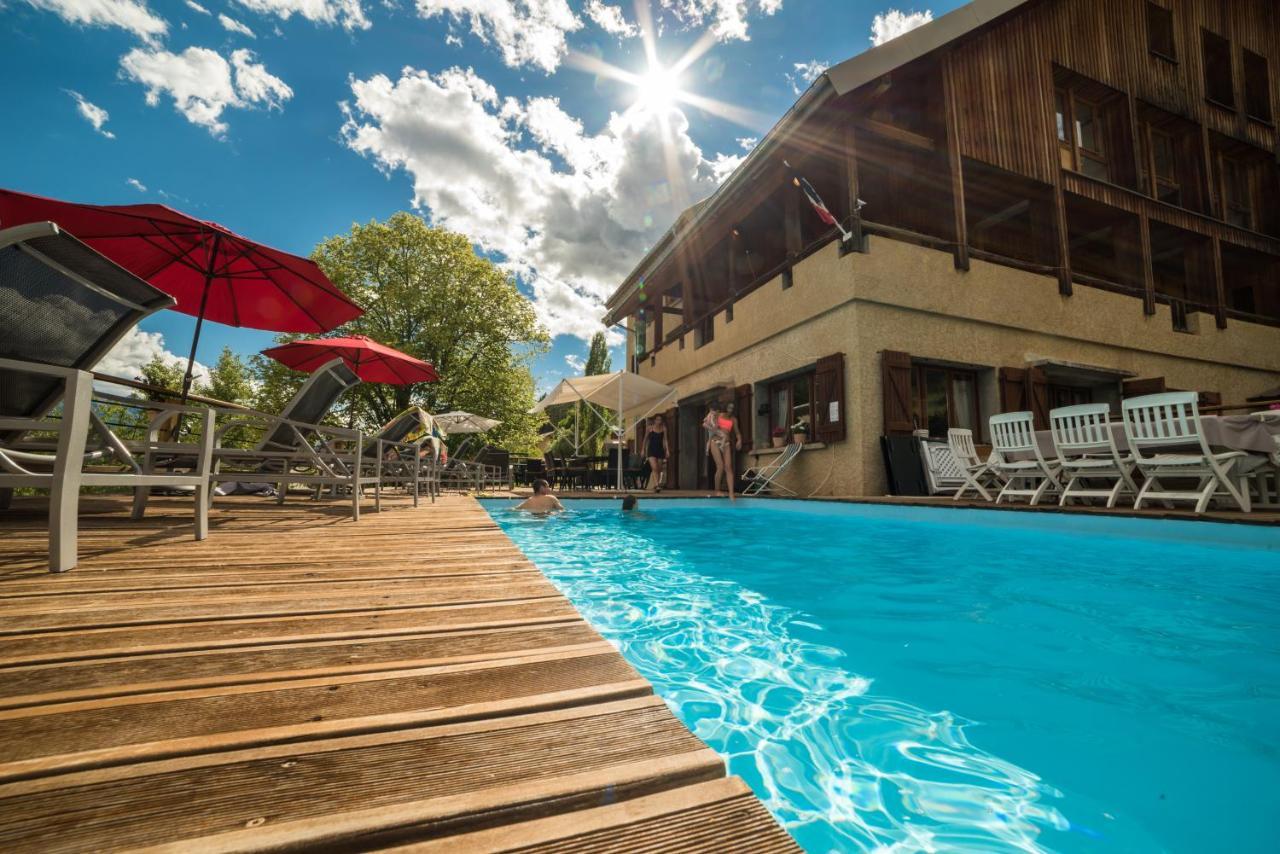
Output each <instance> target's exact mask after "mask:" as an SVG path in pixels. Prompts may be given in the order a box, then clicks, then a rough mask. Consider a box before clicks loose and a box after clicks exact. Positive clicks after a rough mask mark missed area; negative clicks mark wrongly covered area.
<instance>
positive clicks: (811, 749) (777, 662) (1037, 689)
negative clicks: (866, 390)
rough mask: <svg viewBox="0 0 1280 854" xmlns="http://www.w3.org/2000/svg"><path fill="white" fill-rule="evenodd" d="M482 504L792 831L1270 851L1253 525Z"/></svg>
mask: <svg viewBox="0 0 1280 854" xmlns="http://www.w3.org/2000/svg"><path fill="white" fill-rule="evenodd" d="M485 503H486V507H487V508H488V510H489V512H490V513H491V514H492V515H493V517H494V518H495V519H496V520H497V521H498V523H499V524H500V525H501V526H502V528H503V529H504V530H505V531H506V532H507V533H508V534H509V535H510V536H511V537H512V539H513V540H514V541H515V542H516V543H517V544H518V545H519V546H520V547H521V549H522V550H523V551H524V552H525V554H527V555H528V556H529V557H530V558H531V559H532V560H533V561H534V562H535V563H536V564H537V565H538V566H539V567H540V568H541V569H542V570H543V571H544V572H545V573H546V574H547V575H548V576H549V577H550V578H551V579H552V581H553V582H554V583H555V584H556V585H557V586H558V587H559V588H560V589H561V590H562V591H563V592H564V593H565V594H566V595H567V596H568V597H569V598H570V599H571V600H572V601H573V603H574V604H575V605H576V606H577V607H578V609H579V610H580V611H581V612H582V613H583V615H584V616H585V617H586V618H587V619H588V620H589V621H590V622H591V623H592V624H593V625H594V626H595V627H596V628H597V629H598V630H599V631H600V632H601V633H602V634H603V635H604V636H605V637H607V638H609V639H610V640H611V641H613V642H614V643H615V644H617V646H618V647H619V648H620V649H621V651H622V653H623V654H624V655H625V656H626V658H627V659H628V660H629V661H630V662H631V663H632V664H633V665H634V666H635V667H636V668H637V669H638V670H639V671H640V672H641V673H643V674H644V675H645V676H646V677H647V678H648V679H649V680H650V681H651V682H652V683H653V684H654V686H655V688H656V689H657V691H658V693H659V694H660V695H661V696H662V697H663V698H664V699H665V700H666V702H667V703H668V704H669V705H670V706H671V708H672V709H673V711H674V712H675V713H676V714H677V715H678V716H679V717H680V719H681V720H683V721H684V722H685V723H686V724H687V725H688V726H689V727H690V728H691V729H692V730H693V731H694V732H695V733H697V734H698V735H699V736H700V737H701V738H702V739H703V740H704V741H705V742H706V743H707V744H708V745H710V746H711V747H712V748H713V749H715V750H716V751H717V752H719V753H720V754H721V755H722V756H724V758H725V759H726V761H727V763H728V767H729V771H730V773H733V774H738V775H740V776H742V777H743V778H744V779H745V780H746V781H747V782H748V783H749V784H750V785H751V787H752V788H753V789H754V790H755V792H756V793H757V794H758V795H759V796H760V797H761V798H762V799H763V800H764V801H765V803H766V804H767V805H768V806H769V808H770V809H771V810H772V811H773V814H774V815H775V816H776V817H777V818H778V820H779V821H781V822H782V823H783V824H784V825H785V826H786V827H787V828H788V829H789V830H790V831H791V832H792V834H793V835H794V836H795V838H796V839H797V840H798V841H799V842H800V843H801V844H802V845H803V846H804V847H805V848H806V849H807V850H809V851H813V852H824V851H830V850H839V851H847V850H886V851H887V850H893V851H913V850H965V851H974V850H978V851H996V850H1012V849H1024V850H1051V851H1084V850H1104V851H1187V852H1201V851H1206V852H1216V851H1230V852H1244V851H1274V850H1276V848H1275V835H1276V833H1277V831H1280V530H1277V529H1268V528H1255V527H1252V526H1244V525H1223V524H1211V523H1196V522H1170V521H1155V520H1134V519H1116V518H1105V519H1102V518H1093V517H1078V516H1071V517H1067V516H1060V515H1057V514H1026V513H1011V512H993V511H982V510H954V509H933V508H897V507H876V506H869V505H834V504H819V503H816V502H776V501H772V502H770V501H756V502H751V501H740V502H738V504H737V506H729V505H728V504H727V503H726V502H722V501H721V502H713V501H700V500H677V499H673V500H661V501H659V500H650V499H643V500H642V501H641V512H639V513H636V514H623V513H621V512H620V511H619V509H618V503H617V502H609V501H579V502H567V505H568V506H569V511H568V512H566V513H564V514H562V515H560V516H556V517H551V518H537V517H529V516H526V515H524V514H521V513H517V512H514V511H512V510H511V509H510V507H511V502H506V501H490V502H485Z"/></svg>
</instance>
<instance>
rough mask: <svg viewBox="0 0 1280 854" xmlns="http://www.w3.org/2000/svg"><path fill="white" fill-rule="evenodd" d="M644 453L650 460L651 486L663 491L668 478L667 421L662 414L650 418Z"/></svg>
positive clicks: (655, 490) (657, 490)
mask: <svg viewBox="0 0 1280 854" xmlns="http://www.w3.org/2000/svg"><path fill="white" fill-rule="evenodd" d="M644 454H645V457H647V458H648V460H649V471H650V472H651V474H650V476H649V486H650V487H651V488H652V489H653V491H654V492H661V491H662V487H663V486H665V485H666V479H667V422H666V421H665V420H663V418H662V416H661V415H658V416H655V417H653V418H650V419H649V429H648V430H647V431H646V432H645V434H644Z"/></svg>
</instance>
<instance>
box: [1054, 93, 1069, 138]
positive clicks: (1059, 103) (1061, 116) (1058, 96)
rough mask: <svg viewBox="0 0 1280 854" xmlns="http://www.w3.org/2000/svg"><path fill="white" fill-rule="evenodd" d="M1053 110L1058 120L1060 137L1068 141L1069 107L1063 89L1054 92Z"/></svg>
mask: <svg viewBox="0 0 1280 854" xmlns="http://www.w3.org/2000/svg"><path fill="white" fill-rule="evenodd" d="M1053 110H1054V114H1055V116H1056V119H1057V122H1058V139H1060V140H1061V141H1062V142H1066V141H1067V107H1066V97H1065V96H1064V95H1063V94H1062V92H1061V91H1055V92H1054V93H1053Z"/></svg>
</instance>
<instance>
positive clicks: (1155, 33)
mask: <svg viewBox="0 0 1280 854" xmlns="http://www.w3.org/2000/svg"><path fill="white" fill-rule="evenodd" d="M1147 50H1149V51H1151V52H1152V53H1154V54H1155V55H1156V56H1158V57H1160V58H1161V59H1168V60H1170V61H1172V62H1177V60H1178V52H1177V48H1176V47H1175V46H1174V43H1173V10H1171V9H1166V8H1164V7H1163V6H1158V5H1156V4H1155V3H1152V2H1150V0H1148V2H1147Z"/></svg>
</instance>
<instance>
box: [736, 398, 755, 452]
mask: <svg viewBox="0 0 1280 854" xmlns="http://www.w3.org/2000/svg"><path fill="white" fill-rule="evenodd" d="M733 413H734V415H736V416H737V418H738V431H739V432H740V433H742V450H744V451H749V450H751V443H752V441H753V440H754V439H755V434H756V431H755V423H756V414H755V412H754V411H753V410H752V409H751V386H750V385H740V386H738V387H737V388H735V389H734V390H733Z"/></svg>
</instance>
